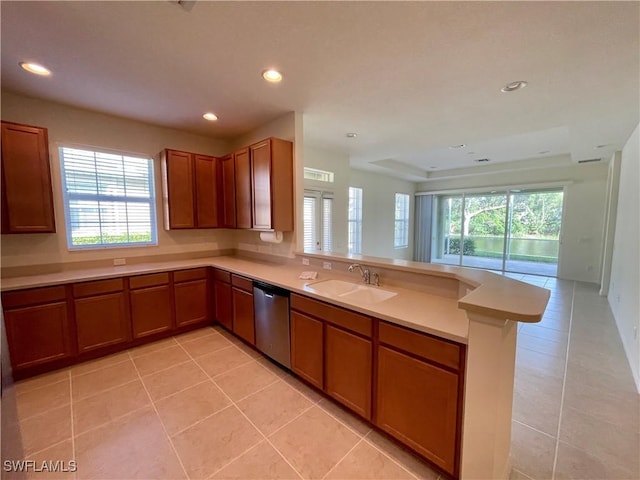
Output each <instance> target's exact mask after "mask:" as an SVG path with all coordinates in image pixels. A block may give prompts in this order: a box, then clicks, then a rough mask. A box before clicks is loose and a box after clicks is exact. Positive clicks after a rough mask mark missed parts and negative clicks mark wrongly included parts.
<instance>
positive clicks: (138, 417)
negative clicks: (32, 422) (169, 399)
mask: <svg viewBox="0 0 640 480" xmlns="http://www.w3.org/2000/svg"><path fill="white" fill-rule="evenodd" d="M75 448H76V460H77V462H78V478H81V479H94V478H95V479H114V480H121V479H177V478H185V474H184V471H183V470H182V467H181V466H180V462H179V460H178V458H177V457H176V454H175V452H174V451H173V449H172V448H171V444H170V442H169V439H168V438H167V436H166V434H165V433H164V430H163V428H162V424H161V423H160V419H159V418H158V416H157V415H156V413H155V411H154V410H153V409H152V408H151V407H148V408H146V409H143V410H139V411H136V412H134V413H132V414H130V415H127V416H125V417H121V418H119V419H118V420H115V421H113V422H110V423H108V424H106V425H103V426H101V427H99V428H96V429H94V430H90V431H88V432H86V433H83V434H80V435H78V436H77V437H76V438H75Z"/></svg>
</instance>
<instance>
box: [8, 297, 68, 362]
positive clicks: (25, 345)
mask: <svg viewBox="0 0 640 480" xmlns="http://www.w3.org/2000/svg"><path fill="white" fill-rule="evenodd" d="M3 301H4V298H3ZM4 320H5V326H6V330H7V342H8V344H9V354H10V357H11V364H12V366H13V369H14V371H16V372H17V371H19V370H23V369H26V368H30V367H35V366H38V365H42V364H46V363H48V362H53V361H56V360H61V359H64V358H67V357H70V356H71V355H72V353H73V350H72V342H71V334H70V324H69V315H68V310H67V303H66V302H65V301H64V300H63V301H60V302H55V303H48V304H44V305H34V306H28V307H22V308H16V309H7V310H5V312H4ZM3 347H4V346H3ZM3 368H4V367H3Z"/></svg>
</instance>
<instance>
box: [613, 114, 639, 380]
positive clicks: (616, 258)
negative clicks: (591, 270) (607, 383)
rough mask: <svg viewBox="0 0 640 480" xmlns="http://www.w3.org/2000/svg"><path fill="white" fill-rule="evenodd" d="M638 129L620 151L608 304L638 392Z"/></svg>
mask: <svg viewBox="0 0 640 480" xmlns="http://www.w3.org/2000/svg"><path fill="white" fill-rule="evenodd" d="M639 130H640V125H639V126H638V127H636V129H635V131H634V132H633V133H632V134H631V137H630V138H629V140H628V141H627V144H626V145H625V147H624V148H623V150H622V161H621V164H620V185H619V193H618V212H617V218H616V233H615V238H614V241H613V259H612V262H611V281H610V287H609V295H608V299H609V304H610V305H611V310H612V312H613V316H614V317H615V319H616V324H617V325H618V331H619V332H620V338H621V339H622V344H623V345H624V350H625V352H626V354H627V358H628V359H629V364H630V366H631V372H632V373H633V377H634V379H635V381H636V386H637V388H638V391H640V234H639V232H638V231H639V224H640V195H639V194H638V191H639V190H640V168H639V166H640V133H639Z"/></svg>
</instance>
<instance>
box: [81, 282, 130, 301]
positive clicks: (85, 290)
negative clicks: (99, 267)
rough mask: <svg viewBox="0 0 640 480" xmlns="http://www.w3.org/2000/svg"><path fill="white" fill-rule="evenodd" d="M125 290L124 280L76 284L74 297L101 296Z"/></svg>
mask: <svg viewBox="0 0 640 480" xmlns="http://www.w3.org/2000/svg"><path fill="white" fill-rule="evenodd" d="M122 290H123V286H122V278H112V279H109V280H98V281H96V282H84V283H76V284H75V285H74V286H73V296H74V297H76V298H82V297H90V296H92V295H101V294H103V293H112V292H121V291H122Z"/></svg>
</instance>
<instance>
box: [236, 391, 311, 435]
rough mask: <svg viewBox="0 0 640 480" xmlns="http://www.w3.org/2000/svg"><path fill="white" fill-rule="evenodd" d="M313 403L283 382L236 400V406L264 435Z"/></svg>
mask: <svg viewBox="0 0 640 480" xmlns="http://www.w3.org/2000/svg"><path fill="white" fill-rule="evenodd" d="M312 405H313V403H311V402H310V401H309V400H307V399H306V398H305V397H304V396H302V394H300V393H299V392H297V391H296V390H295V389H293V388H292V387H290V386H289V385H287V384H286V383H285V382H282V381H279V382H276V383H274V384H272V385H270V386H268V387H267V388H265V389H263V390H260V391H259V392H257V393H255V394H253V395H250V396H249V397H247V398H245V399H244V400H242V401H240V402H238V404H237V406H238V408H239V409H240V410H242V412H243V413H244V414H245V415H246V416H247V417H249V420H251V421H252V422H253V424H254V425H255V426H256V427H258V429H259V430H260V431H261V432H262V433H263V434H265V435H270V434H271V433H273V432H274V431H275V430H277V429H278V428H280V427H281V426H283V425H284V424H286V423H288V422H290V421H291V420H293V419H294V418H295V417H297V416H298V415H300V414H301V413H302V412H303V411H305V410H306V409H308V408H309V407H311V406H312Z"/></svg>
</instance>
